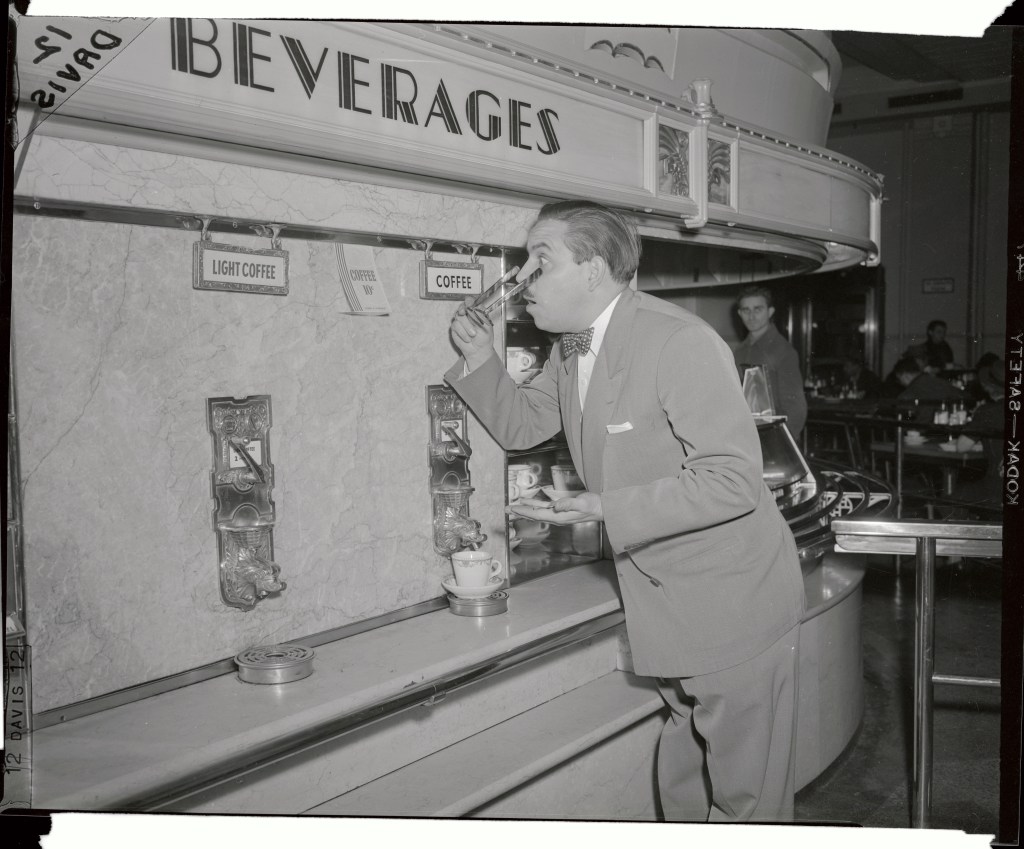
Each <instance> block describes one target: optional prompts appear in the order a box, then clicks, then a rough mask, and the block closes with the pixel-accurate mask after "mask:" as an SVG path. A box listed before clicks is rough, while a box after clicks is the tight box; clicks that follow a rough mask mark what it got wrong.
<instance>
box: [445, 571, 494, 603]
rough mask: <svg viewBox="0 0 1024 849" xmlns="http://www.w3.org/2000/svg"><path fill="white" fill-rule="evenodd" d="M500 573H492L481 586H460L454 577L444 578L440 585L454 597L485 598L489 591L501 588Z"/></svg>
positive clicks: (492, 591)
mask: <svg viewBox="0 0 1024 849" xmlns="http://www.w3.org/2000/svg"><path fill="white" fill-rule="evenodd" d="M501 580H502V579H501V575H494V576H493V577H492V578H491V579H490V580H489V581H488V582H487V583H486V584H484V585H483V586H482V587H460V586H459V585H458V584H456V583H455V579H454V578H445V579H444V580H442V581H441V586H442V587H444V588H445V590H446V591H447V592H449V593H451V594H452V595H453V596H455V597H456V598H487V596H489V595H490V594H491V593H496V592H497V591H498V590H500V589H501Z"/></svg>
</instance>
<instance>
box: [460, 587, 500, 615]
mask: <svg viewBox="0 0 1024 849" xmlns="http://www.w3.org/2000/svg"><path fill="white" fill-rule="evenodd" d="M448 607H449V608H450V609H451V612H452V613H454V614H455V615H456V616H495V615H497V614H499V613H505V612H506V611H507V610H508V593H507V592H506V591H505V590H498V591H497V592H494V593H491V594H490V595H489V596H487V597H486V598H456V597H455V596H454V595H452V594H451V593H449V594H448Z"/></svg>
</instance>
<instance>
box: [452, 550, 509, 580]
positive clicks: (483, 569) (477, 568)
mask: <svg viewBox="0 0 1024 849" xmlns="http://www.w3.org/2000/svg"><path fill="white" fill-rule="evenodd" d="M452 572H453V573H454V574H455V583H456V584H458V585H459V586H460V587H466V588H467V589H477V588H480V587H483V586H486V585H487V584H488V583H490V581H491V579H492V578H493V577H495V576H496V575H499V574H501V562H500V561H498V560H495V558H494V557H493V556H492V555H491V554H490V553H489V552H486V551H456V552H455V553H454V554H453V555H452Z"/></svg>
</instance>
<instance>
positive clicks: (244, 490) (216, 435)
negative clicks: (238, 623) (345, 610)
mask: <svg viewBox="0 0 1024 849" xmlns="http://www.w3.org/2000/svg"><path fill="white" fill-rule="evenodd" d="M206 411H207V419H208V423H209V427H210V432H211V433H212V434H213V449H214V469H213V475H212V477H213V497H214V500H215V501H216V508H215V510H214V527H215V528H216V529H217V547H218V554H219V562H220V566H219V571H220V592H221V598H223V599H224V602H225V604H229V605H231V606H232V607H237V608H239V609H240V610H252V609H253V608H254V607H255V606H256V603H257V602H258V601H260V600H261V599H264V598H266V597H267V596H268V595H270V594H272V593H278V592H281V590H283V589H285V587H286V586H287V585H286V584H285V582H284V581H282V580H280V578H279V577H278V576H279V575H280V573H281V567H280V566H278V565H277V563H275V562H274V523H275V518H276V517H275V511H274V502H273V501H272V500H271V497H270V496H271V490H272V489H273V486H274V466H273V464H271V462H270V425H271V418H270V396H269V395H253V396H250V397H249V398H242V399H238V400H236V399H233V398H209V399H207V402H206Z"/></svg>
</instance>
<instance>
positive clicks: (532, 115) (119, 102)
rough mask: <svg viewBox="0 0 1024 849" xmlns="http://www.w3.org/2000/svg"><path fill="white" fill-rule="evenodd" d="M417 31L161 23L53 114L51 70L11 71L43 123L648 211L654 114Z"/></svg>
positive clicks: (26, 65) (345, 25)
mask: <svg viewBox="0 0 1024 849" xmlns="http://www.w3.org/2000/svg"><path fill="white" fill-rule="evenodd" d="M48 20H49V21H50V22H51V25H53V26H58V27H59V24H57V23H56V22H57V21H60V20H61V19H57V18H53V19H48ZM43 27H44V28H45V24H43ZM50 35H51V36H53V37H56V38H60V39H62V40H63V37H62V36H59V35H55V34H53V33H50ZM110 35H111V36H112V37H113V38H120V36H117V35H116V34H115V33H113V32H110ZM426 36H429V31H428V30H426V29H423V30H417V29H413V28H410V27H409V26H408V25H406V26H405V27H404V28H403V27H402V26H399V25H388V24H371V23H354V22H353V23H349V22H337V21H302V20H260V21H251V20H247V21H241V20H217V19H210V18H196V19H188V18H169V19H160V18H157V19H152V20H151V22H150V25H149V26H147V27H145V29H143V30H142V32H141V33H140V34H139V35H138V36H137V37H136V38H134V40H132V41H131V43H130V44H128V43H126V39H125V38H121V44H120V45H119V47H120V53H119V54H118V56H117V61H116V62H108V63H107V65H106V66H105V67H104V68H103V73H101V74H98V75H97V76H96V77H94V78H93V79H91V80H90V81H89V82H88V84H87V85H84V86H82V87H81V89H80V90H79V91H78V92H77V93H76V95H75V97H73V98H70V99H69V100H67V101H64V102H63V104H61V102H59V101H58V100H56V99H55V100H53V102H52V103H51V102H50V97H49V95H48V94H47V92H49V91H50V90H51V89H50V88H49V86H48V83H49V77H50V72H49V71H46V72H44V71H43V70H42V69H41V68H36V67H34V66H33V63H32V61H31V57H30V56H28V55H27V54H25V53H22V54H21V55H19V72H20V74H21V83H22V91H23V92H26V91H27V92H33V91H39V92H41V94H40V95H39V99H38V100H37V103H38V106H39V107H41V108H43V109H44V110H46V111H47V112H49V113H52V111H54V110H56V109H58V108H59V109H60V113H61V114H62V115H67V116H79V117H83V118H95V117H96V116H97V115H102V116H103V120H105V121H107V122H110V123H117V124H123V125H126V126H135V127H144V128H148V129H156V130H163V131H167V132H171V133H176V134H186V135H191V136H193V137H198V138H206V139H214V140H220V141H226V142H234V143H241V144H244V145H246V146H248V147H256V148H263V149H267V150H281V151H286V152H288V153H299V154H306V155H311V156H317V157H321V158H326V159H332V160H337V161H343V162H351V163H356V164H363V165H371V166H376V167H384V168H390V169H394V170H399V171H411V172H413V173H416V174H422V175H431V176H438V177H443V178H446V179H454V180H459V181H464V182H466V183H470V184H484V185H496V186H501V187H504V188H512V189H518V190H522V191H528V192H538V191H540V192H543V193H544V194H545V195H546V196H547V195H551V194H557V193H559V190H562V191H571V192H572V194H574V195H579V194H580V192H581V189H584V188H586V187H590V188H593V189H596V190H598V191H596V192H595V196H603V197H606V198H607V197H609V193H611V194H613V195H614V194H621V195H623V199H626V198H627V197H629V198H633V199H635V200H641V201H643V202H645V205H646V204H647V203H648V202H649V200H650V199H651V197H652V196H653V188H652V180H653V177H652V176H651V175H650V174H648V170H649V169H648V168H647V167H646V165H645V163H646V162H647V159H649V157H648V156H647V153H648V150H647V147H648V145H647V142H648V140H649V138H650V135H651V133H652V132H653V131H654V123H655V118H654V115H653V109H652V107H651V106H649V105H645V104H641V103H636V102H628V101H627V100H625V99H623V98H620V99H609V98H607V97H604V96H602V95H600V94H598V93H595V92H591V91H586V90H583V89H579V88H575V87H572V86H567V85H565V83H564V82H561V81H558V80H552V79H547V78H545V77H542V76H538V75H537V74H536V73H535V72H534V71H532V70H528V69H527V68H526V67H515V66H509V65H508V64H507V63H503V62H501V61H496V60H497V59H507V55H506V53H501V54H500V55H499V53H498V51H496V50H495V51H494V53H495V55H494V57H489V56H482V55H480V52H479V50H478V52H477V53H476V54H474V53H472V52H470V51H469V50H468V49H466V48H456V47H453V46H451V45H450V44H448V43H439V42H438V40H436V39H434V40H431V39H430V38H428V37H426ZM83 37H84V38H85V40H86V42H89V39H90V38H91V37H92V33H91V32H90V33H88V34H86V35H84V36H83ZM113 38H105V37H104V36H102V35H101V36H99V37H97V39H96V41H97V44H108V43H109V44H112V43H113ZM89 49H91V48H89ZM94 52H100V55H101V56H102V55H104V54H103V53H102V52H101V51H100V48H99V47H97V48H96V50H95V51H94ZM82 55H83V57H84V58H86V59H89V58H91V57H89V56H88V55H86V54H82ZM55 56H56V54H55ZM602 189H603V190H604V191H601V190H602Z"/></svg>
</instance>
